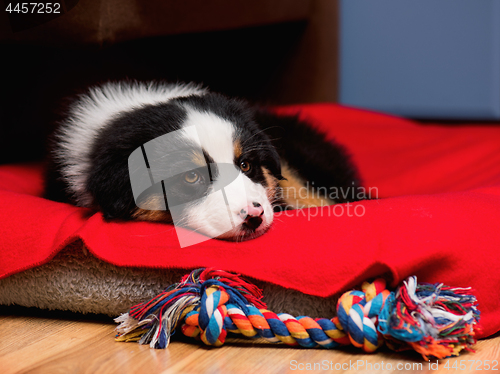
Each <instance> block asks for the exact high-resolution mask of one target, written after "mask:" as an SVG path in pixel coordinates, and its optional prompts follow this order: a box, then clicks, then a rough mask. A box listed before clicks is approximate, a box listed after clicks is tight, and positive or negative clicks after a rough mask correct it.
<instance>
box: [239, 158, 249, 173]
mask: <svg viewBox="0 0 500 374" xmlns="http://www.w3.org/2000/svg"><path fill="white" fill-rule="evenodd" d="M251 167H252V165H250V163H249V162H247V161H241V162H240V169H241V170H242V171H244V172H247V171H249V170H250V168H251Z"/></svg>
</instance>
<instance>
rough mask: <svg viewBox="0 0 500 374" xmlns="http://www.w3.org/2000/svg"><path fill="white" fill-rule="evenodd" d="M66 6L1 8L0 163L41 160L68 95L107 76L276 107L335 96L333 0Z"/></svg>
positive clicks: (94, 1)
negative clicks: (41, 11) (55, 12)
mask: <svg viewBox="0 0 500 374" xmlns="http://www.w3.org/2000/svg"><path fill="white" fill-rule="evenodd" d="M62 5H63V7H62V12H63V14H62V15H61V16H59V17H57V18H53V19H50V17H49V16H47V15H46V16H45V19H42V18H40V17H39V16H36V17H35V16H34V15H23V14H11V16H10V19H9V18H8V13H6V12H1V13H0V44H1V45H0V48H1V50H2V55H3V58H2V69H1V73H0V74H1V75H0V79H1V83H2V89H1V91H0V95H1V96H0V163H4V162H13V161H27V160H33V159H39V158H41V157H42V154H43V141H42V139H43V138H45V137H46V135H47V133H48V132H50V130H51V128H52V127H53V124H54V122H56V121H57V119H58V116H57V114H56V113H57V112H58V111H60V110H61V108H62V109H63V108H64V105H63V104H64V100H62V99H63V98H64V97H67V96H71V95H74V94H75V93H78V91H79V90H81V89H83V88H85V87H86V86H88V85H91V84H95V83H98V82H101V81H106V80H117V79H127V78H128V79H139V80H150V79H157V80H168V81H195V82H200V83H203V84H204V85H207V86H208V87H210V88H211V89H212V90H214V91H219V92H222V93H225V94H228V95H231V96H238V97H244V98H247V99H249V100H251V101H254V102H259V103H263V104H270V105H276V104H291V103H305V102H320V101H336V98H337V63H338V61H337V60H338V59H337V49H338V40H337V37H338V32H337V24H338V22H337V0H253V1H246V0H182V1H177V0H156V1H141V0H124V1H120V0H80V1H76V0H66V1H63V3H62ZM30 17H31V18H30ZM37 17H38V18H37ZM47 17H48V18H47ZM42 21H45V23H41V24H38V25H36V22H42Z"/></svg>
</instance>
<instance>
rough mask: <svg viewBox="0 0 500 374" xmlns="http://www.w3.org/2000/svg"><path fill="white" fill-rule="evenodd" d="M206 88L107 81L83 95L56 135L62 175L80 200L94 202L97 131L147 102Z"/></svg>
mask: <svg viewBox="0 0 500 374" xmlns="http://www.w3.org/2000/svg"><path fill="white" fill-rule="evenodd" d="M206 92H207V90H205V89H203V88H201V87H199V86H196V85H193V84H186V85H183V84H156V83H149V84H144V83H106V84H104V85H102V86H99V87H94V88H92V89H90V92H89V93H88V94H87V95H84V96H81V97H80V98H79V100H78V101H77V102H76V103H75V104H74V105H73V106H72V108H71V113H70V116H69V118H68V119H67V120H66V122H65V123H64V124H63V126H62V128H61V130H60V132H59V134H58V135H57V137H58V140H59V144H58V147H57V149H56V151H55V157H56V159H57V160H58V162H60V163H61V165H63V167H62V175H63V177H64V178H65V179H66V180H67V182H68V185H69V187H70V192H71V193H72V194H73V195H74V196H75V198H76V202H77V204H78V205H80V206H89V205H91V204H92V198H91V196H90V195H89V194H88V193H87V191H86V183H87V176H88V172H89V170H90V165H91V163H90V159H89V158H90V151H91V148H92V146H93V144H94V142H95V139H96V136H97V134H98V132H99V131H100V130H101V129H103V128H105V127H106V125H107V124H108V123H109V122H110V121H111V120H112V119H114V118H116V116H118V115H119V114H121V113H124V112H128V111H131V110H134V109H138V108H141V107H143V106H146V105H154V104H159V103H166V102H168V101H169V100H171V99H174V98H178V97H185V96H190V95H203V94H204V93H206Z"/></svg>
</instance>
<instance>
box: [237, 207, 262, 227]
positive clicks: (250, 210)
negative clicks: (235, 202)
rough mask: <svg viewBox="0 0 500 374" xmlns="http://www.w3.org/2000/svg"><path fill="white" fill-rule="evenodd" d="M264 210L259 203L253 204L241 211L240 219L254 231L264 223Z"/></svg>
mask: <svg viewBox="0 0 500 374" xmlns="http://www.w3.org/2000/svg"><path fill="white" fill-rule="evenodd" d="M263 214H264V208H263V207H262V205H260V204H259V203H256V202H253V203H251V204H248V206H246V207H245V208H243V209H241V210H240V217H241V218H242V219H243V220H244V221H245V224H246V225H247V226H248V227H249V228H251V229H252V230H255V229H257V228H258V227H259V226H260V225H261V223H262V215H263Z"/></svg>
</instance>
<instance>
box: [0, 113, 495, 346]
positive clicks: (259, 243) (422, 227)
mask: <svg viewBox="0 0 500 374" xmlns="http://www.w3.org/2000/svg"><path fill="white" fill-rule="evenodd" d="M299 110H300V111H301V113H302V116H304V117H305V118H308V119H309V120H311V121H312V122H313V123H314V124H315V125H316V126H318V127H319V128H321V129H322V130H324V131H326V132H327V133H328V135H329V136H332V137H335V138H336V139H337V140H338V141H339V142H340V143H342V144H344V145H346V146H347V148H348V149H349V150H350V151H351V153H352V155H353V158H354V161H355V162H356V163H357V164H358V165H359V168H360V171H361V175H362V177H363V179H364V182H365V186H366V187H376V188H377V189H378V196H379V197H380V198H381V199H380V200H372V201H365V202H361V203H356V204H352V205H349V206H347V205H339V206H336V207H335V208H334V209H333V208H331V207H330V208H329V207H324V208H323V209H319V210H318V209H314V208H312V209H304V210H297V211H293V212H286V213H281V214H279V215H277V217H276V220H275V223H274V225H273V227H272V229H271V230H270V231H269V232H268V233H267V234H265V235H264V236H262V237H260V238H258V239H255V240H252V241H248V242H244V243H231V242H223V241H218V240H209V241H205V242H202V243H200V244H197V245H194V246H191V247H187V248H184V249H179V244H178V241H177V238H176V235H175V231H174V229H173V227H172V226H169V225H162V224H154V223H144V222H130V223H117V222H112V223H105V222H103V219H102V216H101V214H98V213H97V214H94V213H92V212H90V211H88V210H86V209H82V208H77V207H74V206H71V205H67V204H61V203H55V202H51V201H47V200H44V199H42V198H40V197H39V196H40V193H41V183H42V180H41V172H42V171H41V168H40V167H39V166H26V165H23V166H2V167H0V208H1V215H0V248H1V251H0V277H6V276H9V275H11V274H14V273H16V272H20V271H23V270H25V269H28V268H31V267H35V266H38V265H40V264H43V263H46V262H48V261H49V260H50V259H51V258H52V257H53V256H54V255H55V254H56V253H57V252H58V251H60V250H61V249H62V248H63V247H64V246H65V245H67V244H68V243H70V242H72V241H74V240H75V239H77V238H81V239H82V240H83V242H84V243H85V244H86V246H87V247H88V248H89V250H90V251H91V252H92V253H93V254H94V255H95V256H97V257H98V258H100V259H102V260H105V261H108V262H110V263H113V264H115V265H119V266H143V267H156V268H195V267H206V266H211V267H216V268H219V269H223V270H229V271H236V272H240V273H242V274H244V275H247V276H251V277H254V278H257V279H261V280H265V281H268V282H272V283H276V284H279V285H281V286H285V287H291V288H294V289H297V290H300V291H302V292H304V293H309V294H314V295H318V296H329V295H332V294H335V293H338V292H341V291H344V290H346V289H349V288H350V287H352V286H354V285H355V284H358V283H360V282H361V281H363V280H366V279H369V278H373V277H376V276H379V275H386V276H389V277H390V279H391V280H392V284H391V286H396V285H397V284H398V283H400V282H401V281H402V280H404V279H405V278H406V277H407V276H409V275H412V274H414V275H417V276H418V280H419V281H425V282H443V283H446V284H449V285H453V286H462V287H468V286H471V287H473V288H474V289H475V290H476V295H477V297H478V299H479V308H480V310H481V312H482V318H481V322H482V326H483V329H484V330H483V333H482V335H481V336H483V337H484V336H488V335H491V334H493V333H495V332H496V331H499V330H500V299H499V298H498V290H499V286H500V127H499V126H497V127H495V126H485V125H467V126H466V125H461V126H453V127H452V126H438V125H429V124H427V125H420V124H416V123H413V122H411V121H407V120H404V119H400V118H396V117H391V116H386V115H381V114H375V113H372V112H367V111H361V110H355V109H349V108H343V107H339V106H334V105H326V104H325V105H320V104H315V105H303V106H296V107H287V108H281V109H280V111H281V112H287V113H294V112H297V111H299ZM372 192H373V193H375V192H376V190H373V189H372Z"/></svg>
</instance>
